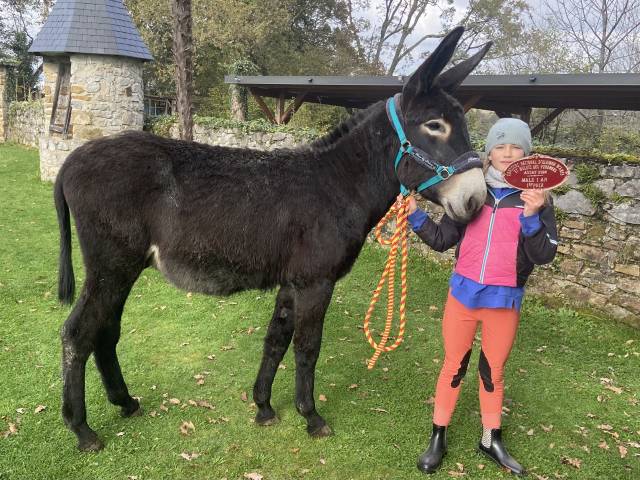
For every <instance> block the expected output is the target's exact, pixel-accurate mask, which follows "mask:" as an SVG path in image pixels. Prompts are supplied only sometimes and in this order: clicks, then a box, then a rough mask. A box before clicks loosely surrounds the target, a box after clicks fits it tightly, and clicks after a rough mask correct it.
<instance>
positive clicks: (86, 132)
mask: <svg viewBox="0 0 640 480" xmlns="http://www.w3.org/2000/svg"><path fill="white" fill-rule="evenodd" d="M103 136H104V132H103V130H102V129H101V128H96V127H89V126H86V127H79V128H77V129H76V132H75V135H74V137H76V138H79V139H83V140H93V139H94V138H100V137H103Z"/></svg>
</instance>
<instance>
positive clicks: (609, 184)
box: [593, 178, 616, 197]
mask: <svg viewBox="0 0 640 480" xmlns="http://www.w3.org/2000/svg"><path fill="white" fill-rule="evenodd" d="M593 185H594V186H595V187H597V188H599V189H600V190H601V191H602V192H603V193H604V194H605V195H606V196H607V197H610V196H611V194H612V193H613V190H614V188H615V187H616V182H615V181H614V180H613V179H611V178H603V179H601V180H596V181H595V182H593Z"/></svg>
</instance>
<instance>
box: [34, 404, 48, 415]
mask: <svg viewBox="0 0 640 480" xmlns="http://www.w3.org/2000/svg"><path fill="white" fill-rule="evenodd" d="M46 408H47V407H46V406H45V405H38V406H37V407H36V409H35V410H34V411H33V413H40V412H42V411H44V410H46Z"/></svg>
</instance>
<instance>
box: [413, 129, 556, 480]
mask: <svg viewBox="0 0 640 480" xmlns="http://www.w3.org/2000/svg"><path fill="white" fill-rule="evenodd" d="M530 151H531V132H530V131H529V126H528V125H527V124H526V123H524V122H523V121H521V120H518V119H514V118H502V119H500V120H498V121H497V122H496V123H495V124H494V125H493V127H491V130H490V131H489V134H488V135H487V141H486V147H485V153H487V155H488V168H487V169H486V173H485V179H486V182H487V191H488V195H487V200H486V202H485V205H484V206H483V207H482V210H481V211H480V213H479V214H478V216H477V217H475V218H474V219H473V220H472V221H471V222H470V223H469V224H468V225H461V224H457V223H455V222H454V221H453V220H451V219H450V218H449V217H447V216H446V215H445V216H444V217H443V218H442V220H441V222H440V223H439V224H437V223H435V222H434V221H433V220H432V219H430V218H429V217H428V216H427V214H426V213H425V212H424V211H422V210H420V209H418V208H417V205H416V202H415V199H413V198H410V200H409V213H410V215H409V221H410V223H411V226H412V228H413V231H414V232H415V233H416V234H417V235H418V236H419V237H420V238H421V239H422V240H423V241H425V242H426V243H427V244H428V245H429V246H430V247H432V248H433V249H435V250H437V251H440V252H442V251H445V250H447V249H448V248H450V247H452V246H453V245H456V244H457V249H456V259H457V260H456V266H455V270H454V272H453V275H452V276H451V280H450V282H449V285H450V289H449V296H448V298H447V302H446V305H445V309H444V318H443V320H442V335H443V338H444V350H445V359H444V362H443V365H442V369H441V371H440V376H439V378H438V383H437V385H436V395H435V405H434V412H433V433H432V437H431V441H430V443H429V447H428V448H427V450H426V451H425V452H424V453H423V454H422V455H421V456H420V457H419V458H418V468H419V469H420V470H421V471H423V472H425V473H433V472H435V471H436V470H437V469H438V467H439V466H440V463H441V462H442V458H443V456H444V454H445V453H446V448H447V441H446V429H447V426H448V425H449V421H450V419H451V415H452V414H453V411H454V408H455V405H456V401H457V399H458V394H459V393H460V385H461V382H462V379H463V377H464V375H465V373H466V371H467V365H468V363H469V358H470V356H471V347H472V344H473V338H474V336H475V332H476V327H477V324H478V322H481V323H482V347H481V350H480V360H479V364H478V370H479V377H480V380H479V390H480V392H479V394H480V411H481V416H482V437H481V439H480V443H479V445H478V448H479V449H480V451H481V452H482V453H484V454H486V455H487V456H489V457H490V458H491V459H492V460H494V461H495V462H496V463H497V464H498V465H500V466H502V467H505V468H507V469H509V470H510V471H511V472H512V473H515V474H518V475H521V474H524V469H523V468H522V466H521V465H520V464H519V463H518V462H517V461H516V460H515V459H514V458H513V457H512V456H511V455H509V453H508V452H507V450H506V449H505V447H504V445H503V443H502V430H501V428H500V420H501V414H502V397H503V387H504V383H503V370H504V365H505V363H506V361H507V358H508V356H509V353H510V351H511V347H512V345H513V341H514V339H515V336H516V330H517V328H518V321H519V313H520V306H521V304H522V297H523V295H524V285H525V283H526V281H527V278H528V277H529V274H530V273H531V271H532V270H533V266H534V265H541V264H544V263H549V262H551V261H552V260H553V258H554V256H555V254H556V246H557V243H558V242H557V233H556V224H555V218H554V213H553V207H552V205H551V204H550V201H547V200H546V198H547V197H546V195H545V193H544V191H543V190H525V191H520V190H517V189H515V188H511V187H509V185H508V184H506V183H505V181H504V177H503V176H502V173H503V172H504V171H505V169H506V168H507V167H508V166H509V165H510V164H511V163H512V162H514V161H516V160H518V159H520V158H523V157H524V156H526V155H528V154H529V152H530Z"/></svg>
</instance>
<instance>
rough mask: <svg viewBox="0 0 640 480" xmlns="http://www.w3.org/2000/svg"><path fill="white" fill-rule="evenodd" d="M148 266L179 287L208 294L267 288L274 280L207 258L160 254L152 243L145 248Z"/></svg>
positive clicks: (261, 274)
mask: <svg viewBox="0 0 640 480" xmlns="http://www.w3.org/2000/svg"><path fill="white" fill-rule="evenodd" d="M147 266H151V267H154V268H156V269H157V270H159V271H160V272H162V274H163V275H164V276H165V277H166V278H167V280H169V281H170V282H171V283H172V284H174V285H175V286H176V287H178V288H181V289H183V290H186V291H189V292H199V293H206V294H209V295H230V294H232V293H234V292H239V291H242V290H250V289H269V288H273V287H275V286H276V284H277V282H276V281H275V280H273V279H270V278H268V276H267V275H266V274H265V273H263V272H256V273H251V272H243V271H240V270H239V269H238V268H234V267H233V266H229V265H223V264H221V262H215V261H212V260H211V259H210V258H209V259H206V260H205V259H203V260H202V261H201V262H195V261H185V260H183V259H179V258H174V257H172V256H171V255H163V252H162V251H161V250H160V248H159V247H158V246H157V245H151V247H150V248H149V250H148V252H147Z"/></svg>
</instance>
